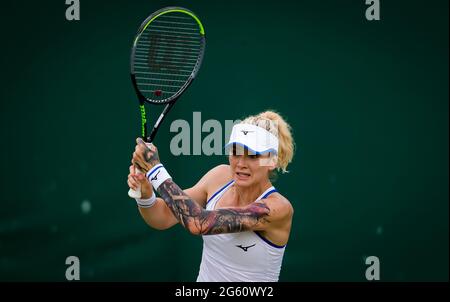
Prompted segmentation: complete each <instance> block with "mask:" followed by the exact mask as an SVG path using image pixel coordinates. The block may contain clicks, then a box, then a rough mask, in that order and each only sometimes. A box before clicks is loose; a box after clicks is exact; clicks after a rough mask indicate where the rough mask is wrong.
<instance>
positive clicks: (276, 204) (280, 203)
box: [261, 192, 294, 222]
mask: <svg viewBox="0 0 450 302" xmlns="http://www.w3.org/2000/svg"><path fill="white" fill-rule="evenodd" d="M261 202H264V203H265V204H266V205H267V207H268V208H269V209H270V214H269V216H270V220H271V221H272V222H274V221H280V220H283V221H284V220H286V219H288V220H290V219H292V216H293V215H294V208H293V207H292V204H291V202H290V201H289V200H288V199H287V198H286V197H284V196H283V195H281V194H280V193H278V192H276V193H274V194H270V196H269V197H267V198H265V199H263V200H261Z"/></svg>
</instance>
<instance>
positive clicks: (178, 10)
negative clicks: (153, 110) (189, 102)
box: [130, 6, 206, 104]
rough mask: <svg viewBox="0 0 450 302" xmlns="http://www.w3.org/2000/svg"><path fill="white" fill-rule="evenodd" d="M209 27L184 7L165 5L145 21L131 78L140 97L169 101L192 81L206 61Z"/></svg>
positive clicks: (134, 49) (135, 49)
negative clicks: (206, 31) (207, 31)
mask: <svg viewBox="0 0 450 302" xmlns="http://www.w3.org/2000/svg"><path fill="white" fill-rule="evenodd" d="M205 43H206V38H205V31H204V28H203V25H202V23H201V22H200V20H199V18H198V17H197V16H196V15H195V14H194V13H193V12H192V11H190V10H188V9H185V8H182V7H175V6H174V7H165V8H162V9H160V10H158V11H156V12H154V13H153V14H151V15H150V16H149V17H147V19H145V20H144V22H142V24H141V26H140V27H139V30H138V32H137V34H136V36H135V38H134V41H133V46H132V50H131V60H130V62H131V70H130V74H131V81H132V83H133V86H134V88H135V90H136V93H137V95H138V97H139V101H140V103H141V104H143V102H144V101H147V102H149V103H153V104H166V103H170V102H173V101H175V100H176V99H177V98H178V97H179V96H180V95H181V94H182V93H183V92H184V91H185V90H186V89H187V88H188V87H189V85H190V84H191V82H192V80H193V79H194V78H195V76H196V75H197V72H198V70H199V69H200V66H201V63H202V61H203V55H204V51H205Z"/></svg>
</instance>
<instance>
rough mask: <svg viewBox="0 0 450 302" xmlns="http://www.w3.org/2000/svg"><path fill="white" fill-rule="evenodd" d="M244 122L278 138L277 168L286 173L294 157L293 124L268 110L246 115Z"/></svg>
mask: <svg viewBox="0 0 450 302" xmlns="http://www.w3.org/2000/svg"><path fill="white" fill-rule="evenodd" d="M241 123H242V124H250V125H255V126H258V127H261V128H263V129H265V130H267V131H269V132H270V133H272V134H273V135H275V136H276V137H277V138H278V160H277V170H278V171H281V172H282V173H286V172H288V171H287V166H288V165H289V163H290V162H291V161H292V158H293V157H294V140H293V139H292V134H291V126H289V124H288V123H287V122H286V121H285V120H284V119H283V117H281V115H280V114H279V113H277V112H275V111H272V110H268V111H264V112H261V113H260V114H257V115H252V116H249V117H246V118H245V119H244V120H243V121H242V122H241Z"/></svg>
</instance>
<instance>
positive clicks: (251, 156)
mask: <svg viewBox="0 0 450 302" xmlns="http://www.w3.org/2000/svg"><path fill="white" fill-rule="evenodd" d="M248 157H250V159H257V158H259V155H258V154H253V155H249V156H248Z"/></svg>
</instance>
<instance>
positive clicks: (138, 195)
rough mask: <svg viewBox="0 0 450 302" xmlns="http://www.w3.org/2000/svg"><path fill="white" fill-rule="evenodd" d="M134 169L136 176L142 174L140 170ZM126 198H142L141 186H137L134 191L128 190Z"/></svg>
mask: <svg viewBox="0 0 450 302" xmlns="http://www.w3.org/2000/svg"><path fill="white" fill-rule="evenodd" d="M135 169H136V174H142V172H141V170H139V169H138V168H135ZM128 196H130V197H131V198H141V197H142V192H141V184H139V186H138V188H137V189H136V190H133V189H131V188H130V190H129V191H128Z"/></svg>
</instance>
